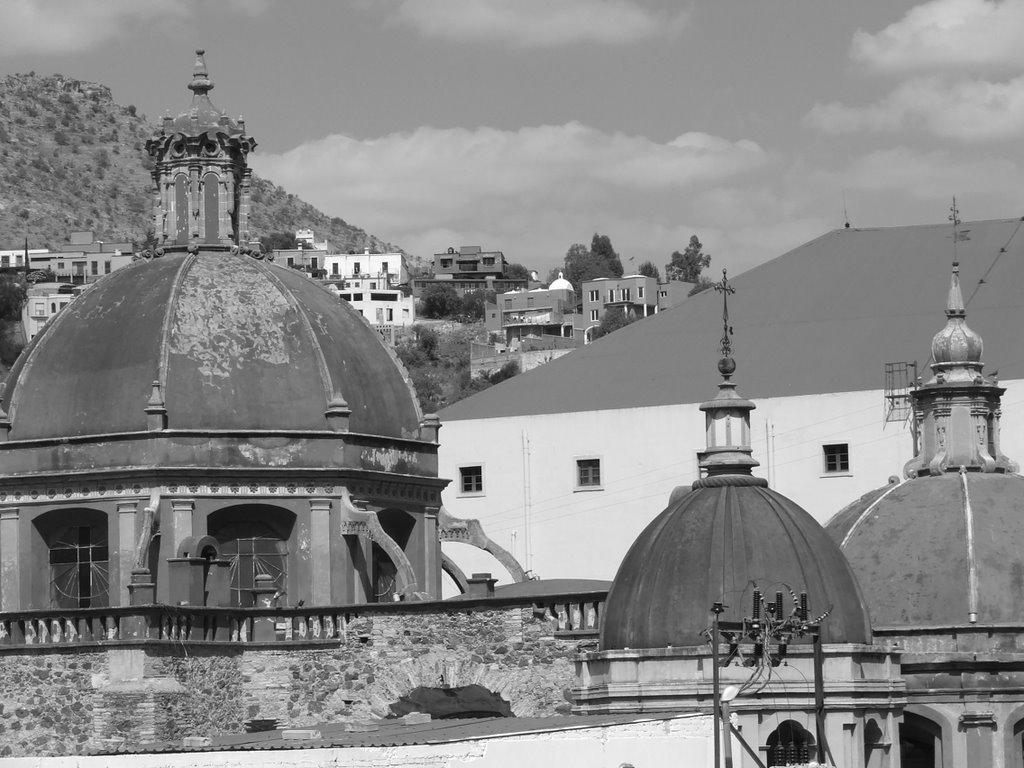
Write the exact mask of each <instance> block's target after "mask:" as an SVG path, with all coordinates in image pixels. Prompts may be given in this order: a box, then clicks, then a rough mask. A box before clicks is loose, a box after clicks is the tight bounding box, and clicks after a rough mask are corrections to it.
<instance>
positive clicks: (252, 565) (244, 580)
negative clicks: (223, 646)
mask: <svg viewBox="0 0 1024 768" xmlns="http://www.w3.org/2000/svg"><path fill="white" fill-rule="evenodd" d="M294 522H295V515H293V514H292V513H291V512H288V511H286V510H283V509H279V508H277V507H271V506H269V505H264V504H243V505H239V506H235V507H228V508H227V509H221V510H218V511H217V512H214V513H213V514H211V515H210V517H209V520H208V522H207V528H208V530H209V532H210V535H211V536H213V537H214V538H216V539H217V541H218V542H220V545H221V557H224V558H226V559H228V560H229V561H230V562H231V566H230V580H231V604H232V605H237V606H242V607H250V606H253V605H255V600H254V597H253V592H252V590H253V587H255V586H256V577H257V576H261V575H263V576H270V577H271V581H270V583H271V584H272V585H273V586H274V587H276V588H277V590H278V592H279V593H280V596H279V598H278V601H279V603H280V604H281V605H285V604H287V603H286V600H285V594H286V592H287V589H288V540H289V539H290V538H291V534H292V529H293V527H294Z"/></svg>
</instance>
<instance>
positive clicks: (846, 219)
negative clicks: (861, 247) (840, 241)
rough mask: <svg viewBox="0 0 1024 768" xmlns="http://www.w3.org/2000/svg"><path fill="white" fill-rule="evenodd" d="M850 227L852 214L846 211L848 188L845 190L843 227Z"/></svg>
mask: <svg viewBox="0 0 1024 768" xmlns="http://www.w3.org/2000/svg"><path fill="white" fill-rule="evenodd" d="M849 228H850V214H848V213H847V212H846V190H845V189H844V190H843V229H849Z"/></svg>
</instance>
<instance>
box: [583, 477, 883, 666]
mask: <svg viewBox="0 0 1024 768" xmlns="http://www.w3.org/2000/svg"><path fill="white" fill-rule="evenodd" d="M718 480H719V482H720V483H721V484H715V485H705V486H703V487H698V488H696V489H694V490H693V491H691V492H690V493H687V494H684V495H682V496H681V497H680V498H678V499H677V500H676V501H675V502H674V503H672V504H670V505H669V507H668V509H666V510H665V511H664V512H662V513H661V514H660V515H659V516H658V517H657V518H656V519H655V520H654V521H653V522H652V523H651V524H650V525H648V526H647V528H646V529H644V531H643V533H641V534H640V536H639V538H638V539H637V540H636V542H634V544H633V546H632V547H631V548H630V550H629V552H628V553H627V554H626V557H625V559H624V560H623V561H622V565H621V566H620V567H619V571H618V573H617V574H616V576H615V581H614V582H613V584H612V588H611V591H610V592H609V594H608V601H607V603H606V605H605V610H604V616H603V624H602V629H601V648H602V650H610V649H616V648H619V649H621V648H664V647H665V646H669V645H672V646H695V645H704V644H705V643H706V642H707V638H706V637H705V635H704V631H705V630H706V629H707V628H708V627H709V626H710V625H711V607H712V605H713V604H714V603H716V602H721V603H723V605H724V607H725V612H724V613H723V614H722V619H723V620H726V621H740V620H741V619H742V618H743V617H744V616H750V615H751V608H752V600H753V592H754V590H755V589H757V590H760V591H761V593H762V594H763V595H764V596H765V598H766V599H769V600H770V599H773V598H774V595H775V593H776V592H780V591H781V592H782V593H783V595H784V601H785V605H787V606H790V605H791V602H790V590H792V591H793V592H795V593H800V592H802V591H806V592H807V595H808V602H809V605H810V610H811V613H812V614H814V615H818V614H821V613H824V612H825V611H826V610H830V611H831V612H830V613H829V615H828V617H827V618H826V619H825V620H824V621H822V623H821V632H822V640H823V641H824V642H826V643H869V642H870V639H871V628H870V624H869V621H868V616H867V611H866V610H865V608H864V603H863V601H862V599H861V596H860V591H859V589H858V587H857V581H856V579H855V578H854V575H853V573H852V571H851V570H850V566H849V564H847V562H846V560H845V558H844V557H843V555H842V553H841V552H840V551H839V547H838V545H837V544H836V543H835V542H834V541H832V540H831V539H830V538H829V536H828V534H826V533H825V531H824V529H823V528H822V527H821V526H820V525H819V524H818V523H817V522H816V521H815V520H814V518H812V517H811V516H810V514H808V513H807V512H806V511H805V510H803V509H802V508H800V507H799V506H798V505H797V504H795V503H794V502H792V501H790V500H789V499H787V498H786V497H785V496H783V495H781V494H779V493H776V492H775V491H772V490H770V489H769V488H767V487H766V485H767V483H766V482H764V481H763V479H761V478H756V477H750V476H746V477H744V476H742V475H740V476H732V477H731V478H724V477H721V478H718ZM811 618H814V616H812V617H811ZM793 642H800V639H799V638H794V640H793Z"/></svg>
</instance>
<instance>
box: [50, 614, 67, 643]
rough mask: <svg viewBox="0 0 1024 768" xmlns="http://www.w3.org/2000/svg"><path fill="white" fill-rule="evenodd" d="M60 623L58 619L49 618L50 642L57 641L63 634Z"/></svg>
mask: <svg viewBox="0 0 1024 768" xmlns="http://www.w3.org/2000/svg"><path fill="white" fill-rule="evenodd" d="M60 623H61V620H60V619H51V620H50V642H52V643H59V642H60V639H61V637H63V635H64V633H63V632H61V629H60Z"/></svg>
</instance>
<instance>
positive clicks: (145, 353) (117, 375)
mask: <svg viewBox="0 0 1024 768" xmlns="http://www.w3.org/2000/svg"><path fill="white" fill-rule="evenodd" d="M3 408H4V409H5V410H6V412H7V417H8V418H9V420H10V434H9V440H11V441H22V440H39V439H53V438H57V439H63V438H80V437H85V436H95V435H110V434H112V433H131V432H145V431H146V430H147V429H152V426H151V425H150V426H147V425H148V424H149V421H148V420H147V419H148V416H149V415H150V413H149V412H148V411H154V410H156V411H160V410H161V409H162V411H163V412H165V413H166V421H167V426H168V428H169V429H171V430H202V431H214V430H217V431H239V430H241V431H260V432H270V433H274V432H275V431H280V430H289V431H292V432H294V431H296V430H306V431H330V430H333V431H337V430H338V421H337V420H338V418H339V417H342V420H343V421H344V423H345V425H346V426H345V429H344V431H348V432H354V433H362V434H369V435H380V436H387V437H393V438H414V439H415V438H416V437H417V430H418V428H419V423H420V411H419V406H418V404H417V402H416V399H415V396H414V393H413V391H412V389H411V386H410V384H409V382H408V380H407V376H406V374H405V372H404V369H402V368H401V366H400V364H399V363H398V361H397V359H396V358H395V357H394V355H393V353H392V352H391V351H390V350H389V349H388V348H387V347H386V345H385V344H384V342H383V340H382V339H381V337H380V335H379V334H378V333H377V332H376V331H375V330H374V329H373V328H372V327H370V325H369V324H368V323H367V322H366V321H365V320H364V319H363V318H362V317H361V316H360V315H359V314H358V313H357V312H356V311H355V310H353V309H351V308H350V307H349V306H348V305H347V304H344V303H339V301H338V299H337V298H336V297H335V296H332V295H331V294H330V293H329V292H328V291H326V290H324V289H323V288H321V287H320V286H319V285H318V284H316V283H314V282H313V281H311V280H309V279H308V278H306V277H305V276H303V275H302V274H301V273H299V272H296V271H295V270H292V269H288V268H285V267H279V266H277V265H275V264H272V263H269V262H267V261H264V260H260V259H255V258H252V257H250V256H247V255H243V254H242V253H238V252H237V249H236V252H235V253H232V252H229V251H227V250H222V251H205V250H204V251H199V252H198V253H196V254H190V253H186V252H184V251H179V252H175V253H168V254H167V255H166V256H163V257H161V258H154V259H153V260H152V261H143V260H139V261H136V262H134V263H132V264H130V265H128V266H126V267H123V268H122V269H119V270H117V271H115V272H113V273H111V274H110V275H107V276H105V277H104V278H102V279H101V280H100V281H99V282H97V283H96V284H95V285H94V286H92V287H91V288H89V289H88V290H87V291H86V292H85V293H84V294H83V295H82V296H80V297H79V298H78V299H76V300H75V301H73V302H72V303H71V304H70V305H69V306H68V307H67V308H66V309H64V310H62V311H61V313H60V314H58V315H57V316H56V317H55V318H54V319H53V320H51V321H50V322H49V323H48V324H47V325H46V327H45V328H44V330H43V331H42V332H41V333H40V334H39V335H38V336H37V337H36V338H35V339H34V340H33V342H32V343H31V344H30V345H29V347H28V348H27V349H26V350H25V352H24V353H23V354H22V356H21V357H20V358H19V361H18V363H17V364H16V365H15V367H14V369H13V370H12V371H11V374H10V376H9V378H8V380H7V384H6V388H5V391H4V398H3ZM147 409H148V411H147ZM11 445H12V444H11V443H8V444H7V446H8V447H10V446H11Z"/></svg>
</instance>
